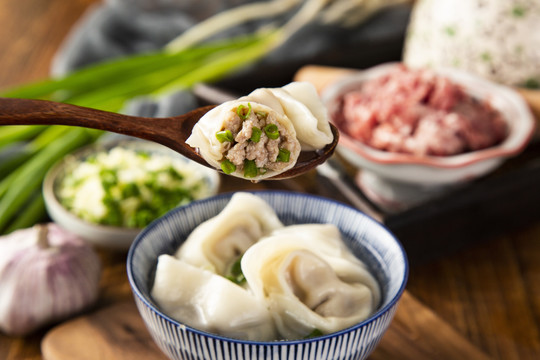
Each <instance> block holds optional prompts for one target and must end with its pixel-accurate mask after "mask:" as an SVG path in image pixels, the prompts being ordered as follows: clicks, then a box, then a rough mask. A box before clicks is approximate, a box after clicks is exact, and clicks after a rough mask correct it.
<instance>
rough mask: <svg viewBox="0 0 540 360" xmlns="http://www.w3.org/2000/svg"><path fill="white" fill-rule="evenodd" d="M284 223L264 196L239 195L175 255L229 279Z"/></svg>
mask: <svg viewBox="0 0 540 360" xmlns="http://www.w3.org/2000/svg"><path fill="white" fill-rule="evenodd" d="M282 227H283V224H282V223H281V221H280V220H279V218H278V217H277V215H276V213H275V212H274V209H272V207H271V206H270V205H268V203H267V202H266V201H264V200H263V199H261V198H260V197H258V196H256V195H253V194H250V193H246V192H237V193H235V194H234V195H233V196H232V197H231V200H230V201H229V202H228V203H227V205H226V206H225V208H224V209H223V210H222V211H221V212H220V213H219V214H218V215H216V216H215V217H213V218H211V219H209V220H207V221H205V222H203V223H202V224H200V225H199V226H197V227H196V228H195V229H194V230H193V231H192V233H191V234H190V235H189V236H188V238H187V239H186V241H185V242H184V243H183V244H182V246H180V248H179V249H178V250H177V252H176V254H175V256H176V257H177V258H179V259H181V260H184V261H186V262H188V263H190V264H192V265H194V266H198V267H200V268H203V269H207V270H210V271H212V272H214V273H216V274H219V275H222V276H228V275H229V274H230V271H231V268H232V267H233V265H234V264H235V263H236V262H237V261H238V259H239V258H240V257H241V256H242V255H243V254H244V252H245V251H246V250H247V249H248V248H249V247H250V246H251V245H253V244H254V243H256V242H257V241H259V239H261V238H262V237H264V236H267V235H269V234H270V233H271V232H272V231H273V230H276V229H279V228H282Z"/></svg>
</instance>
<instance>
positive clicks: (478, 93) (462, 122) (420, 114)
mask: <svg viewBox="0 0 540 360" xmlns="http://www.w3.org/2000/svg"><path fill="white" fill-rule="evenodd" d="M322 97H323V100H324V102H325V105H326V106H327V108H328V111H329V114H330V118H331V121H332V122H333V123H334V124H335V125H336V126H337V127H338V129H339V130H340V143H339V146H338V152H339V153H340V154H341V155H342V156H343V157H344V158H345V160H347V161H349V162H350V163H351V164H352V165H354V166H355V167H357V168H359V169H362V172H363V173H366V174H372V175H374V176H376V177H378V178H382V179H387V180H389V181H392V182H397V183H400V184H406V185H416V186H423V187H433V186H439V187H440V186H447V185H452V184H456V183H463V182H466V181H470V180H472V179H475V178H478V177H479V176H483V175H485V174H487V173H489V172H491V171H492V170H494V169H495V168H497V167H498V166H499V165H500V164H501V163H502V162H503V161H504V160H505V159H507V158H509V157H512V156H515V155H517V154H518V153H520V152H521V151H522V150H523V149H524V148H525V147H526V145H527V144H528V142H529V140H530V139H531V137H532V135H533V133H534V127H535V122H534V117H533V115H532V113H531V111H530V109H529V107H528V106H527V104H526V102H525V101H524V99H523V98H522V97H521V96H520V95H519V94H518V93H517V92H516V91H514V90H513V89H511V88H509V87H506V86H502V85H500V84H496V83H493V82H490V81H488V80H485V79H482V78H480V77H477V76H475V75H472V74H469V73H466V72H463V71H460V70H456V69H437V70H432V69H423V68H409V67H406V66H405V65H404V64H402V63H388V64H382V65H379V66H376V67H373V68H370V69H367V70H365V71H361V72H359V73H358V74H355V75H352V76H348V77H347V78H346V79H344V80H342V81H338V82H336V83H335V84H333V85H331V86H329V87H328V88H327V89H326V90H325V91H324V92H323V93H322Z"/></svg>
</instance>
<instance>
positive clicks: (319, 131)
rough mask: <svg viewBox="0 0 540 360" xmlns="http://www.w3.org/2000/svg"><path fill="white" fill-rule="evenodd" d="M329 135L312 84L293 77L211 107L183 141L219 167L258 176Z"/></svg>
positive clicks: (286, 165)
mask: <svg viewBox="0 0 540 360" xmlns="http://www.w3.org/2000/svg"><path fill="white" fill-rule="evenodd" d="M332 140H333V134H332V131H331V129H330V124H329V122H328V115H327V112H326V109H325V107H324V105H323V103H322V101H321V100H320V98H319V96H318V94H317V92H316V90H315V87H314V86H313V85H312V84H310V83H307V82H294V83H291V84H288V85H286V86H284V87H282V88H261V89H257V90H255V91H253V92H252V93H251V94H249V95H247V96H244V97H242V98H240V99H237V100H231V101H228V102H225V103H223V104H221V105H219V106H217V107H215V108H214V109H212V110H211V111H209V112H208V113H207V114H205V115H204V116H203V117H202V118H201V119H200V120H199V122H198V123H197V124H196V125H195V126H194V127H193V130H192V133H191V136H190V137H189V138H188V139H187V141H186V142H187V143H188V144H189V145H190V146H192V147H194V148H198V149H199V152H200V154H201V156H202V157H203V158H204V159H205V160H206V161H207V162H208V163H209V164H210V165H212V166H213V167H215V168H217V169H221V170H222V171H223V172H224V173H226V174H229V175H233V176H237V177H241V178H247V179H250V180H253V181H258V180H263V179H266V178H269V177H272V176H275V175H277V174H280V173H282V172H285V171H287V170H289V169H291V168H292V167H293V166H294V165H295V164H296V161H297V160H298V156H299V155H300V152H301V151H312V150H318V149H322V148H324V146H325V145H327V144H330V143H331V142H332Z"/></svg>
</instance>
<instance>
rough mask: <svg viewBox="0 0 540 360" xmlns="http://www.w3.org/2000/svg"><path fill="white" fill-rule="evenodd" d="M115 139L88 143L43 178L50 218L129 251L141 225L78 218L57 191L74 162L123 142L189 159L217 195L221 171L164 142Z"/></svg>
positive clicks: (93, 239) (100, 244) (98, 243)
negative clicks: (188, 156)
mask: <svg viewBox="0 0 540 360" xmlns="http://www.w3.org/2000/svg"><path fill="white" fill-rule="evenodd" d="M113 139H115V140H111V141H103V142H100V143H97V144H93V145H90V146H87V147H85V148H83V149H81V150H79V151H77V152H75V153H73V154H71V155H68V156H66V157H65V158H64V159H63V160H61V161H59V162H58V163H57V164H55V165H54V166H53V167H52V168H51V169H50V170H49V172H48V173H47V175H46V176H45V179H44V181H43V197H44V200H45V206H46V209H47V212H48V214H49V216H50V218H51V219H52V220H53V221H54V222H56V223H57V224H59V225H60V226H62V227H63V228H65V229H66V230H69V231H71V232H72V233H74V234H77V235H79V236H80V237H81V238H83V239H84V240H86V241H88V242H89V243H92V244H93V245H96V246H98V247H102V248H107V249H112V250H123V251H127V250H128V249H129V246H130V245H131V243H132V242H133V240H134V239H135V237H136V236H137V234H139V233H140V232H141V230H142V229H139V228H128V227H116V226H107V225H100V224H95V223H91V222H88V221H86V220H83V219H81V218H79V217H78V216H76V215H75V214H73V213H72V212H70V211H69V210H68V209H66V208H65V207H64V206H62V204H61V203H60V201H59V200H58V197H57V195H56V189H57V186H58V184H59V181H60V180H61V178H62V176H63V175H64V174H65V173H66V171H69V169H70V167H72V166H73V165H74V164H75V162H77V161H79V160H82V159H84V158H86V157H88V156H90V155H91V154H95V153H97V152H100V151H104V150H108V149H111V148H113V147H116V146H122V147H125V148H128V149H134V150H145V151H148V152H151V153H159V154H162V155H167V156H173V157H174V158H175V159H178V161H184V162H186V163H187V162H190V164H193V165H194V166H196V167H197V168H198V169H199V170H200V171H201V172H202V173H203V174H204V175H203V176H204V180H205V181H206V182H207V184H208V188H209V194H208V196H212V195H215V194H216V193H217V192H218V188H219V184H220V181H219V175H218V174H217V172H215V171H214V170H212V169H210V168H207V167H204V166H202V165H199V164H197V163H194V162H192V161H191V160H188V159H187V158H185V157H183V156H181V155H179V154H178V153H176V152H174V151H172V150H170V149H168V148H166V147H164V146H162V145H158V144H155V143H151V142H148V141H142V140H117V138H113ZM122 139H123V137H122Z"/></svg>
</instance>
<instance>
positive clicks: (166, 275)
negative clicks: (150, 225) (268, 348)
mask: <svg viewBox="0 0 540 360" xmlns="http://www.w3.org/2000/svg"><path fill="white" fill-rule="evenodd" d="M151 295H152V298H153V299H154V301H155V302H156V303H157V304H158V306H159V307H160V309H161V310H162V311H163V312H164V313H165V314H167V315H168V316H170V317H171V318H173V319H175V320H177V321H180V322H182V323H185V324H187V325H189V326H192V327H194V328H197V329H200V330H203V331H207V332H211V333H214V334H218V335H223V336H228V337H232V338H237V339H244V340H254V341H271V340H274V339H275V338H276V332H275V326H274V324H273V321H272V318H271V316H270V313H269V311H268V308H267V307H266V305H265V303H264V302H261V301H260V300H259V299H257V298H255V297H254V296H253V294H252V293H250V292H249V291H248V290H246V289H244V288H242V287H240V286H238V285H236V284H234V283H233V282H231V281H229V280H227V279H225V278H223V277H221V276H219V275H216V274H214V273H212V272H210V271H207V270H204V269H200V268H197V267H195V266H192V265H189V264H187V263H185V262H183V261H180V260H178V259H176V258H174V257H172V256H170V255H160V256H159V258H158V264H157V268H156V275H155V277H154V285H153V287H152V292H151Z"/></svg>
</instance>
